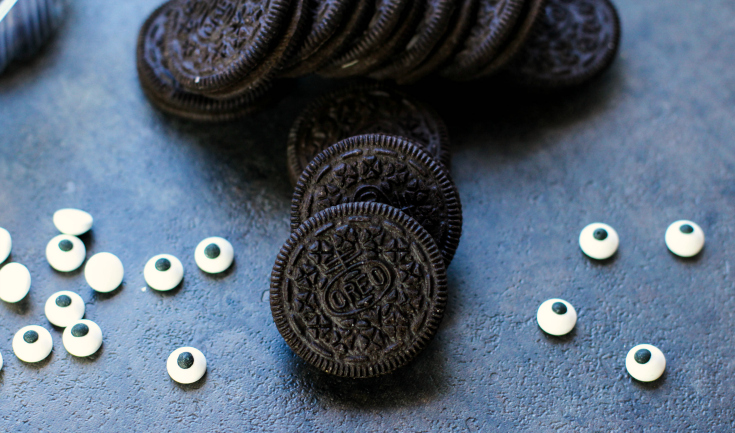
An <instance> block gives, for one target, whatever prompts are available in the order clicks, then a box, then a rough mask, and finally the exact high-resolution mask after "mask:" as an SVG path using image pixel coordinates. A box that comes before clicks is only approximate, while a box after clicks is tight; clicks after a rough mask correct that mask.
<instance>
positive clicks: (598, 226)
mask: <svg viewBox="0 0 735 433" xmlns="http://www.w3.org/2000/svg"><path fill="white" fill-rule="evenodd" d="M619 244H620V239H619V238H618V232H616V231H615V229H614V228H612V227H610V226H609V225H607V224H602V223H592V224H590V225H588V226H587V227H585V228H583V229H582V233H580V234H579V247H580V248H582V252H583V253H585V254H586V255H587V256H589V257H591V258H593V259H597V260H605V259H609V258H610V257H612V255H613V254H615V252H616V251H617V250H618V245H619Z"/></svg>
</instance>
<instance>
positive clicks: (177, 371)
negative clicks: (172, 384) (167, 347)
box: [166, 347, 207, 384]
mask: <svg viewBox="0 0 735 433" xmlns="http://www.w3.org/2000/svg"><path fill="white" fill-rule="evenodd" d="M166 370H168V375H169V376H171V379H173V380H175V381H176V382H179V383H183V384H188V383H194V382H196V381H198V380H199V379H201V378H202V376H204V373H205V372H206V371H207V358H205V357H204V354H203V353H202V352H200V351H199V350H197V349H195V348H193V347H181V348H179V349H176V350H174V351H173V352H172V353H171V355H169V356H168V360H167V361H166Z"/></svg>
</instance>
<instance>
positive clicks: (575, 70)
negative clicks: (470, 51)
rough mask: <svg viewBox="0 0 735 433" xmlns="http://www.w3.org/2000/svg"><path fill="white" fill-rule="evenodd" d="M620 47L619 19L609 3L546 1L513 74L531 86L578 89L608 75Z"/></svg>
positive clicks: (595, 0)
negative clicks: (601, 75)
mask: <svg viewBox="0 0 735 433" xmlns="http://www.w3.org/2000/svg"><path fill="white" fill-rule="evenodd" d="M619 45H620V19H619V17H618V13H617V11H616V10H615V6H613V4H612V3H611V2H610V1H609V0H584V1H568V0H547V2H546V6H545V7H544V10H543V13H542V14H541V15H540V16H539V19H538V20H537V22H536V24H535V25H534V30H533V32H532V34H531V37H530V38H529V39H528V40H527V41H526V43H525V45H524V46H523V48H522V49H521V50H520V52H519V54H518V56H517V57H516V58H515V60H513V62H512V64H510V65H509V71H510V73H511V74H513V75H514V76H515V77H516V78H517V79H518V80H520V81H522V82H525V83H527V84H531V85H537V86H543V87H563V86H573V85H579V84H582V83H585V82H587V81H589V80H591V79H593V78H595V77H597V76H598V75H600V74H601V73H602V72H604V71H605V70H607V69H608V68H609V67H610V65H611V64H612V62H613V60H614V59H615V56H616V54H617V52H618V47H619Z"/></svg>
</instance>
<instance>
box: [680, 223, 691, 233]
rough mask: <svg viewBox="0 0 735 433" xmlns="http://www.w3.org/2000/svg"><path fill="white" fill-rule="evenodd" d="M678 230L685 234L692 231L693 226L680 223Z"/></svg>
mask: <svg viewBox="0 0 735 433" xmlns="http://www.w3.org/2000/svg"><path fill="white" fill-rule="evenodd" d="M679 231H680V232H682V233H684V234H685V235H688V234H691V233H692V232H694V227H692V226H690V225H689V224H682V225H681V226H680V227H679Z"/></svg>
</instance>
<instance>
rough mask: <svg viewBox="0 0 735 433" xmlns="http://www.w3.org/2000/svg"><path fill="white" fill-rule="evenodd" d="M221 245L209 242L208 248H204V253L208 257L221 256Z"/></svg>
mask: <svg viewBox="0 0 735 433" xmlns="http://www.w3.org/2000/svg"><path fill="white" fill-rule="evenodd" d="M219 253H220V251H219V247H218V246H217V244H209V245H207V248H205V249H204V255H205V256H207V258H208V259H216V258H217V257H219Z"/></svg>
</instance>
